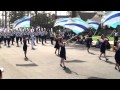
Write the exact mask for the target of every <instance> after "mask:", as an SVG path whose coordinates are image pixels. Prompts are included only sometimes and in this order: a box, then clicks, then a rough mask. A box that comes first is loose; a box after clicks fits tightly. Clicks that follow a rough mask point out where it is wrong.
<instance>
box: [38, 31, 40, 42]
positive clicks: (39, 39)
mask: <svg viewBox="0 0 120 90" xmlns="http://www.w3.org/2000/svg"><path fill="white" fill-rule="evenodd" d="M38 35H39V42H41V29H39V32H38Z"/></svg>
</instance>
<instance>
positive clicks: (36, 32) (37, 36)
mask: <svg viewBox="0 0 120 90" xmlns="http://www.w3.org/2000/svg"><path fill="white" fill-rule="evenodd" d="M34 34H35V37H36V43H38V38H39V34H38V30H37V28H36V29H35V31H34Z"/></svg>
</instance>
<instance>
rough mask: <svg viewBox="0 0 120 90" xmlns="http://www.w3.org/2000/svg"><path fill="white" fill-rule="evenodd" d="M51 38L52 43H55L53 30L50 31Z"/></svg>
mask: <svg viewBox="0 0 120 90" xmlns="http://www.w3.org/2000/svg"><path fill="white" fill-rule="evenodd" d="M50 39H51V44H52V45H53V40H54V33H53V31H51V32H50Z"/></svg>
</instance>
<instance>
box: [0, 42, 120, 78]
mask: <svg viewBox="0 0 120 90" xmlns="http://www.w3.org/2000/svg"><path fill="white" fill-rule="evenodd" d="M36 45H37V46H35V50H31V45H30V44H28V52H27V57H28V61H25V60H24V53H23V48H22V46H20V47H16V44H15V45H14V46H11V47H10V48H8V47H6V46H3V45H2V48H0V67H3V68H4V72H3V79H120V72H119V71H117V70H115V69H114V67H115V60H114V53H115V52H112V51H107V56H108V58H109V61H108V62H105V59H104V58H102V59H103V60H99V58H98V56H99V53H100V52H99V49H96V48H91V49H90V52H91V54H88V53H87V50H86V47H85V46H84V45H77V44H74V43H73V44H68V45H66V53H67V60H66V61H65V64H66V66H67V69H63V68H61V67H60V65H59V64H60V57H58V56H57V55H55V49H54V45H51V44H50V41H47V44H45V45H43V46H42V44H41V43H40V44H36Z"/></svg>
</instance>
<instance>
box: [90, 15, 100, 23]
mask: <svg viewBox="0 0 120 90" xmlns="http://www.w3.org/2000/svg"><path fill="white" fill-rule="evenodd" d="M101 19H102V18H101V17H100V16H99V15H98V14H96V15H95V16H94V17H92V18H91V20H94V21H97V22H101Z"/></svg>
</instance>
